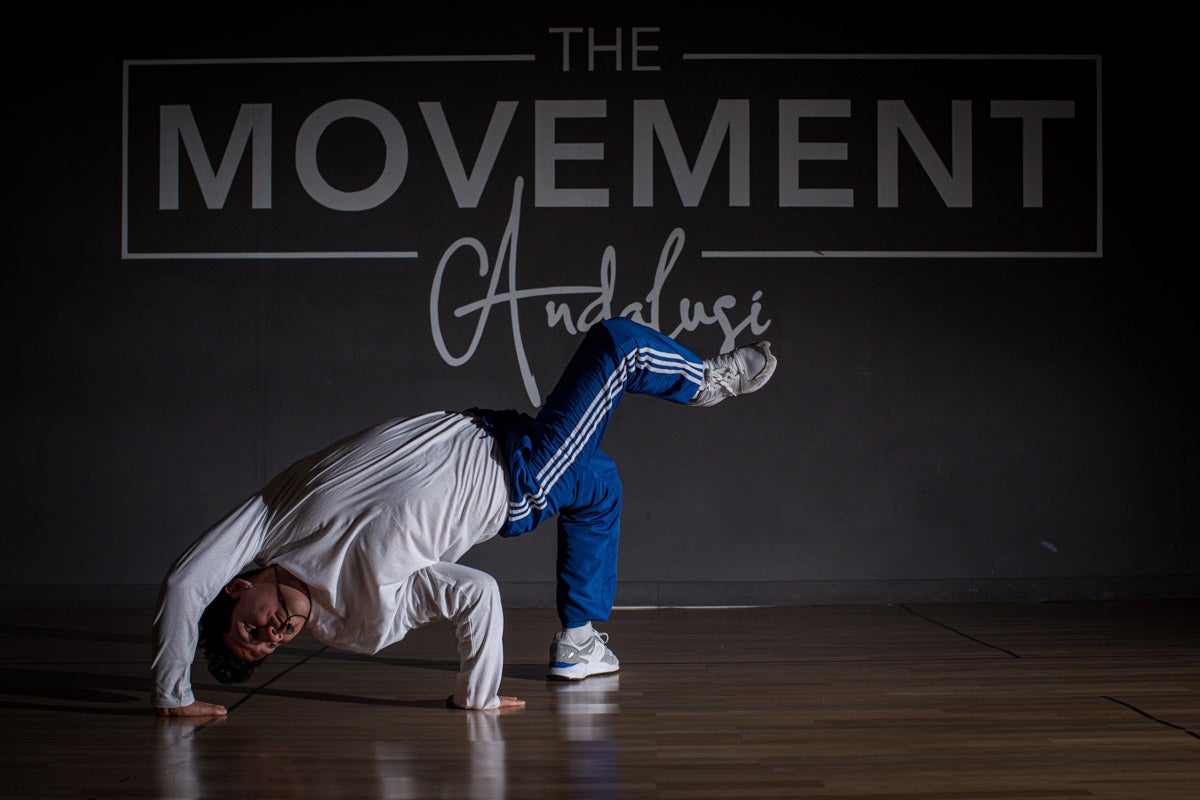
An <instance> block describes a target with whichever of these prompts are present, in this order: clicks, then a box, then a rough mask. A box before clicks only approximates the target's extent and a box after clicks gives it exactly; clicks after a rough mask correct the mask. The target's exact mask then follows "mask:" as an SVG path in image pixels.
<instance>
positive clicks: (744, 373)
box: [688, 342, 778, 408]
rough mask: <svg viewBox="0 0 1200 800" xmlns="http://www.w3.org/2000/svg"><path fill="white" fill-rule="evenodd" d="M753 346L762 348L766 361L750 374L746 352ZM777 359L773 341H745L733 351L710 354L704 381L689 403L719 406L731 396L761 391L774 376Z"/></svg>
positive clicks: (700, 405) (756, 348) (761, 351)
mask: <svg viewBox="0 0 1200 800" xmlns="http://www.w3.org/2000/svg"><path fill="white" fill-rule="evenodd" d="M750 350H756V351H758V353H760V354H761V355H762V357H763V359H764V361H765V363H764V364H763V366H762V369H760V370H759V371H758V372H756V373H755V374H753V375H750V374H748V373H749V371H750V368H749V367H748V366H747V364H746V353H747V352H748V351H750ZM777 363H778V361H777V360H776V358H775V356H773V355H771V343H770V342H755V343H754V344H747V345H743V346H742V347H739V348H737V349H736V350H734V351H733V352H732V353H722V354H721V355H719V356H713V357H712V358H706V359H704V383H702V384H701V385H700V391H698V392H696V396H695V397H693V398H692V399H691V400H689V401H688V405H689V406H699V407H701V408H707V407H708V406H715V405H716V404H717V403H719V402H721V401H722V400H724V399H725V398H727V397H736V396H737V395H739V394H750V393H751V392H757V391H758V390H759V389H761V388H762V387H764V386H766V385H767V381H769V380H771V376H772V375H774V374H775V365H776V364H777Z"/></svg>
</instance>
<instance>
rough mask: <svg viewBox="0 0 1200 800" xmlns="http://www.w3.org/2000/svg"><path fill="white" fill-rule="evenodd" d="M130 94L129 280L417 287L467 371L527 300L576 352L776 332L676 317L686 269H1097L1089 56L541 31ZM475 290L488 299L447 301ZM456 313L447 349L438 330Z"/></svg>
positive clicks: (128, 76) (176, 75) (163, 70)
mask: <svg viewBox="0 0 1200 800" xmlns="http://www.w3.org/2000/svg"><path fill="white" fill-rule="evenodd" d="M605 37H607V38H605ZM600 39H604V41H603V43H598V42H599V40H600ZM124 81H125V86H124V136H123V144H124V158H123V192H122V200H123V202H122V215H121V224H122V236H121V242H122V253H121V255H122V257H123V258H125V259H155V260H168V259H289V260H301V259H317V258H319V259H366V258H375V259H378V258H383V259H396V260H400V261H402V262H404V263H416V264H420V265H422V266H423V267H424V268H425V269H426V270H427V271H431V272H432V274H434V276H435V277H434V282H433V287H432V290H431V297H430V321H431V326H432V328H433V333H434V341H435V345H436V346H437V348H438V351H439V353H440V354H441V355H442V358H443V359H444V360H445V361H446V362H447V363H452V364H456V363H462V362H463V361H465V360H466V359H469V358H470V356H471V354H472V353H473V352H474V349H475V347H476V346H477V345H478V342H479V336H480V335H481V333H482V330H483V327H484V325H485V323H486V320H487V318H488V315H489V312H490V311H491V310H492V309H493V308H494V307H496V306H497V305H501V304H504V305H507V306H509V307H511V309H512V314H511V315H512V317H513V321H514V340H515V344H516V346H517V348H518V352H519V353H520V351H521V348H522V345H521V344H520V333H519V326H518V325H517V310H516V309H517V305H518V304H520V303H528V302H530V301H532V302H535V303H539V304H544V307H545V315H546V322H547V324H548V325H551V326H555V325H561V326H563V327H564V328H566V329H568V330H582V329H586V327H588V326H589V325H590V324H593V323H594V321H596V320H597V319H600V318H604V316H605V315H608V316H612V315H615V314H624V315H626V316H634V317H637V318H641V319H644V320H645V321H647V322H650V323H651V324H654V325H655V326H656V327H659V328H660V329H661V330H664V331H666V332H668V333H672V332H675V333H677V332H678V331H680V330H685V329H692V328H695V327H697V326H699V325H712V326H718V327H720V329H721V330H722V332H723V333H724V334H725V337H726V343H727V344H731V343H732V339H733V337H734V336H736V335H737V334H738V333H740V332H741V331H744V330H749V331H751V332H754V333H759V332H761V330H764V329H765V328H766V326H767V324H769V320H766V319H765V318H764V317H763V315H762V308H761V303H760V301H761V293H756V292H751V293H747V296H743V297H741V298H735V297H734V296H733V295H729V294H721V295H719V296H715V297H713V296H709V297H706V298H703V299H700V300H692V299H691V298H689V297H684V298H682V299H681V300H679V302H678V307H679V314H678V318H677V319H676V318H675V317H674V316H672V319H671V321H670V322H667V321H666V320H665V317H664V315H663V313H662V309H661V308H660V307H661V306H663V305H664V300H663V293H664V286H665V284H666V282H667V279H668V277H669V276H670V275H671V273H672V270H675V269H676V264H677V262H680V263H682V262H681V261H680V259H681V254H685V253H686V256H687V259H685V260H688V261H691V263H693V264H700V265H712V264H722V265H724V270H725V272H726V273H730V272H731V271H736V267H732V268H731V262H738V263H748V262H752V261H758V260H762V259H775V260H796V259H813V258H824V259H831V258H872V259H888V258H972V259H991V258H1030V257H1036V258H1079V257H1098V256H1100V255H1101V254H1102V241H1103V234H1102V229H1103V225H1102V205H1103V204H1102V180H1101V174H1102V171H1101V164H1102V152H1101V142H1102V137H1101V114H1100V111H1101V103H1100V98H1101V87H1100V60H1099V58H1098V57H1095V56H1052V55H1050V56H1004V55H923V54H843V55H812V54H804V53H780V52H766V53H753V52H691V51H688V49H687V47H686V42H675V41H674V40H673V39H672V37H671V36H670V35H669V31H667V30H660V29H658V28H624V29H616V30H615V31H614V30H609V31H606V32H600V33H599V34H598V33H597V32H596V31H595V30H592V29H584V28H548V29H546V30H544V31H541V32H537V41H536V42H534V43H532V44H531V46H530V47H529V48H528V51H527V52H509V53H492V54H483V55H478V54H477V55H445V54H436V53H435V54H409V55H397V56H392V57H387V58H342V59H336V58H308V59H305V58H297V59H246V60H237V59H220V60H170V61H129V62H126V63H125V69H124ZM522 241H523V242H525V243H526V250H525V252H526V255H525V257H524V258H525V259H526V260H534V259H535V257H536V260H537V261H538V263H537V264H536V267H535V268H534V269H532V270H530V271H531V272H532V273H534V274H536V275H538V276H545V275H547V274H550V275H557V274H560V269H559V264H557V263H554V260H555V259H558V260H561V262H562V263H563V264H566V263H567V262H572V263H578V262H579V261H585V262H589V263H591V264H593V265H594V264H596V263H597V261H598V262H599V263H600V271H599V276H600V277H599V280H598V281H597V282H596V283H587V284H577V283H574V282H572V283H569V284H558V285H553V286H545V287H541V288H534V289H530V288H527V287H521V286H519V285H518V283H517V280H516V276H517V271H518V243H519V242H522ZM530 242H536V246H535V245H532V244H529V243H530ZM629 253H635V254H636V256H634V257H633V258H636V260H637V261H638V262H639V263H640V264H641V268H642V272H644V273H646V274H649V273H650V272H653V275H654V277H653V278H652V279H651V281H652V284H651V287H650V289H649V291H648V293H647V294H646V295H645V296H644V297H642V298H641V299H640V300H638V301H637V302H634V303H629V302H619V301H617V300H616V293H615V292H614V285H615V283H616V273H617V262H618V260H619V258H620V259H623V260H627V259H630V258H631V257H630V256H629V255H628V254H629ZM534 254H536V256H535V255H534ZM547 259H549V260H550V261H551V263H546V260H547ZM593 269H594V267H593ZM467 273H470V274H471V275H470V276H468V274H467ZM678 274H679V273H677V275H678ZM472 276H473V279H474V280H475V282H476V284H478V283H479V281H480V279H483V285H484V286H485V288H484V289H483V290H482V291H481V292H475V294H476V295H477V296H475V297H469V298H468V299H466V301H465V302H458V301H457V298H461V297H462V296H463V295H462V287H463V286H469V285H471V284H470V281H471V280H472ZM468 291H474V290H468ZM451 296H453V297H455V298H456V299H455V301H451V300H449V298H450V297H451ZM568 298H575V299H576V300H578V299H583V300H586V301H587V304H586V307H585V308H583V309H582V310H579V309H577V308H575V307H574V306H571V305H569V304H568V303H567V299H568ZM670 305H671V306H672V308H674V306H675V304H674V303H671V304H670ZM672 314H674V312H673V311H672ZM463 318H469V319H470V320H471V321H473V324H474V327H473V328H468V329H467V332H466V334H464V336H460V337H459V338H464V337H465V339H466V340H468V341H469V344H466V345H458V346H457V349H456V347H455V346H451V345H449V344H447V337H446V336H444V335H443V332H444V330H445V326H446V325H447V324H451V323H452V321H453V320H456V319H457V320H462V319H463ZM448 321H449V322H448ZM454 324H457V323H454ZM672 328H674V331H672ZM450 338H454V337H450ZM522 368H523V370H524V374H525V379H526V388H527V389H528V391H529V394H530V397H531V399H536V397H537V395H538V392H537V389H536V386H535V385H534V383H533V380H532V376H531V375H529V370H528V368H527V365H526V364H525V363H524V361H523V360H522Z"/></svg>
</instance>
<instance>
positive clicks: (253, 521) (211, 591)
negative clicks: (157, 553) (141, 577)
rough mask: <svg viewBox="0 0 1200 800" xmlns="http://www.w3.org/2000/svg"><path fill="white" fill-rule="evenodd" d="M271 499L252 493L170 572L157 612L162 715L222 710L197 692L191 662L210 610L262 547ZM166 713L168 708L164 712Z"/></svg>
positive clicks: (156, 691) (156, 695)
mask: <svg viewBox="0 0 1200 800" xmlns="http://www.w3.org/2000/svg"><path fill="white" fill-rule="evenodd" d="M265 520H266V504H265V503H263V501H262V499H261V498H260V497H257V496H255V497H252V498H251V499H250V500H247V501H246V502H245V503H243V504H242V505H240V506H238V507H237V508H236V509H234V510H233V511H232V512H230V513H229V514H228V515H227V516H226V517H225V518H224V519H222V520H221V521H220V522H218V523H217V524H216V525H214V526H213V527H212V528H210V529H209V530H208V531H207V532H206V533H205V534H204V535H203V536H201V537H200V538H199V539H197V540H196V541H195V542H194V543H193V544H192V546H191V547H189V548H188V549H187V551H186V552H184V554H183V555H182V556H180V557H179V559H178V560H177V561H176V562H175V564H174V565H173V566H172V567H171V571H170V572H169V573H167V577H166V579H165V580H164V581H163V584H162V588H161V589H160V591H159V595H158V610H157V613H156V614H155V615H154V627H153V631H152V638H151V640H152V642H153V646H154V654H153V660H152V661H151V665H150V668H151V672H152V673H153V681H152V690H151V691H152V695H153V696H152V698H151V700H152V702H153V704H154V706H155V708H156V710H157V713H159V715H160V716H202V715H208V714H219V713H221V712H219V711H216V710H215V709H217V708H219V706H215V705H213V704H211V703H198V702H197V701H196V698H195V697H194V696H193V694H192V683H191V667H192V661H193V659H194V658H195V657H196V644H197V641H198V640H199V625H200V616H201V615H202V614H203V613H204V609H205V608H206V607H207V606H208V604H209V603H211V602H212V601H213V599H214V598H215V597H216V596H217V594H218V593H219V592H220V591H221V590H222V588H224V586H225V584H226V583H228V582H229V581H230V580H231V579H233V578H234V577H235V576H236V575H237V574H238V572H239V570H240V569H241V568H242V567H243V566H244V565H246V564H248V563H250V562H251V561H253V560H254V557H255V556H256V555H258V553H259V552H260V551H261V549H262V539H263V530H264V527H265ZM164 712H165V713H164Z"/></svg>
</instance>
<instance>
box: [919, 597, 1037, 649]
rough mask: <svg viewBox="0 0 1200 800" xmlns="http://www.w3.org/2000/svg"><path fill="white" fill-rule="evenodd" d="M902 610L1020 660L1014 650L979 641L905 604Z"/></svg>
mask: <svg viewBox="0 0 1200 800" xmlns="http://www.w3.org/2000/svg"><path fill="white" fill-rule="evenodd" d="M900 608H903V609H904V610H905V611H907V612H908V613H910V614H913V615H915V616H917V617H920V618H921V619H923V620H925V621H926V622H931V623H933V624H934V625H937V626H938V627H939V628H945V629H946V630H948V631H950V632H951V633H955V634H958V635H959V636H961V637H963V638H964V639H969V640H970V641H972V642H975V643H976V644H981V645H983V646H984V647H990V648H991V649H993V650H999V651H1000V652H1001V653H1007V654H1008V655H1010V656H1012V657H1013V658H1020V656H1019V655H1017V654H1016V653H1014V652H1013V651H1012V650H1009V649H1008V648H1005V647H1001V646H1000V645H997V644H990V643H988V642H985V641H984V640H983V639H979V638H977V637H974V636H972V635H971V634H969V633H963V632H962V631H960V630H959V629H958V628H954V627H951V626H950V625H947V624H946V623H944V622H938V621H937V620H936V619H934V618H933V617H928V616H926V615H924V614H922V613H921V612H920V611H914V610H913V609H911V608H909V607H908V606H907V605H905V604H904V603H901V604H900Z"/></svg>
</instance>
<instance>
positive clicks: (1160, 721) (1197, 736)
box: [1100, 695, 1200, 739]
mask: <svg viewBox="0 0 1200 800" xmlns="http://www.w3.org/2000/svg"><path fill="white" fill-rule="evenodd" d="M1100 697H1101V699H1102V700H1109V701H1111V702H1113V703H1116V704H1117V705H1119V706H1125V708H1128V709H1129V710H1130V711H1132V712H1134V713H1136V714H1140V715H1141V716H1143V717H1145V718H1146V719H1148V720H1150V721H1151V722H1157V723H1158V724H1159V725H1165V726H1166V727H1168V728H1172V729H1174V730H1177V731H1182V732H1183V733H1186V734H1187V735H1188V736H1190V737H1192V738H1193V739H1200V733H1196V732H1195V731H1193V730H1190V729H1188V728H1185V727H1183V726H1182V725H1176V724H1175V723H1174V722H1167V721H1166V720H1165V719H1159V718H1158V717H1156V716H1154V715H1153V714H1151V713H1149V712H1146V711H1143V710H1142V709H1140V708H1138V707H1137V706H1135V705H1133V704H1132V703H1126V702H1125V701H1124V700H1118V699H1117V698H1115V697H1109V696H1108V695H1101V696H1100Z"/></svg>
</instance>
